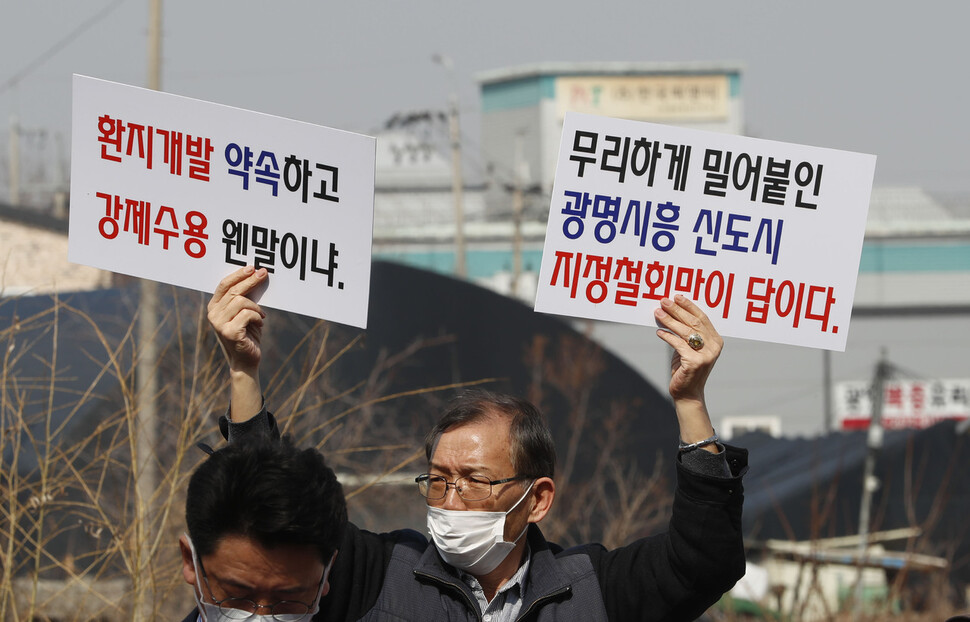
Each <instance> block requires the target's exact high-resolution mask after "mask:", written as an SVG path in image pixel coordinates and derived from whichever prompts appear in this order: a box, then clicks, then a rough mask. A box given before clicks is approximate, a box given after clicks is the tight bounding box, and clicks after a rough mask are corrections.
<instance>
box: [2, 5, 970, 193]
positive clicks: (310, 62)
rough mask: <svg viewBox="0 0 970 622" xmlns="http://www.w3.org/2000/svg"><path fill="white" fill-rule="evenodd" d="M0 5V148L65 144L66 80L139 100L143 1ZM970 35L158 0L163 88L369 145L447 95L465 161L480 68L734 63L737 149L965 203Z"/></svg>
mask: <svg viewBox="0 0 970 622" xmlns="http://www.w3.org/2000/svg"><path fill="white" fill-rule="evenodd" d="M0 6H2V15H3V19H2V20H0V140H2V141H4V142H6V140H7V136H8V125H7V124H8V122H9V121H8V120H9V119H10V118H11V116H16V117H17V118H18V119H19V122H20V124H21V126H22V127H24V128H25V129H27V130H41V129H42V130H45V131H46V132H48V135H50V136H53V135H55V134H56V133H60V134H61V135H62V136H64V137H65V140H68V139H69V134H70V113H71V90H70V89H71V74H72V73H81V74H86V75H90V76H93V77H98V78H103V79H106V80H113V81H117V82H123V83H126V84H132V85H136V86H144V85H145V84H146V81H147V77H146V76H147V65H148V60H147V31H148V12H149V10H148V6H149V1H148V0H86V1H84V2H79V1H77V0H32V1H31V2H25V1H16V0H3V3H2V5H0ZM967 23H970V2H963V1H959V2H954V1H952V0H949V1H946V2H940V1H937V0H929V1H926V2H921V3H915V2H901V1H899V0H886V1H881V2H876V1H871V0H861V1H851V2H846V1H845V0H835V1H832V0H821V1H815V2H799V3H794V2H782V1H778V0H772V1H768V0H759V1H751V2H748V1H743V2H725V1H724V0H719V1H707V0H704V1H697V2H695V1H690V0H684V1H681V2H667V3H655V2H647V1H643V0H639V1H637V2H606V3H597V4H596V5H594V4H593V3H588V2H582V3H581V2H576V1H575V0H556V1H551V0H529V1H525V2H523V1H521V0H516V1H509V0H489V1H488V2H476V3H470V2H460V1H457V0H452V1H450V2H445V1H438V0H435V1H424V0H409V1H407V2H405V1H403V0H354V1H353V2H323V1H320V0H316V1H312V2H311V1H298V0H278V1H276V2H272V3H270V2H265V1H262V2H259V1H256V0H232V1H231V2H230V1H228V0H211V1H209V0H207V1H205V2H186V1H183V2H171V1H165V0H163V25H162V29H163V49H162V57H163V68H162V88H163V90H165V91H168V92H171V93H175V94H179V95H185V96H189V97H195V98H199V99H204V100H208V101H214V102H218V103H221V104H227V105H231V106H237V107H241V108H247V109H251V110H257V111H260V112H265V113H270V114H276V115H280V116H284V117H289V118H293V119H298V120H301V121H307V122H312V123H318V124H322V125H327V126H330V127H336V128H340V129H345V130H350V131H357V132H364V133H373V132H374V131H376V130H377V129H378V128H380V127H381V125H382V124H383V123H384V121H385V120H386V119H388V118H389V117H390V116H392V115H393V114H395V113H396V112H401V111H412V110H428V109H438V110H441V109H444V108H445V107H446V106H447V101H448V96H449V93H450V92H451V91H452V90H453V89H454V88H455V87H457V90H458V93H459V99H460V106H461V114H462V119H463V133H464V135H465V140H466V141H468V142H467V143H466V145H465V149H472V150H473V149H475V148H476V141H477V137H478V133H479V132H478V123H479V100H478V86H477V82H476V79H475V78H476V75H477V74H479V73H481V72H483V71H487V70H492V69H500V68H506V67H513V66H519V65H527V64H534V63H540V62H570V61H712V62H719V61H727V62H736V63H740V64H741V66H742V67H743V74H742V96H743V98H744V115H745V119H746V128H747V129H746V133H747V134H748V135H751V136H756V137H759V138H766V139H772V140H781V141H787V142H796V143H803V144H808V145H814V146H821V147H829V148H834V149H845V150H850V151H859V152H864V153H872V154H875V155H877V157H878V161H877V165H876V179H875V183H876V184H877V185H910V184H918V185H921V186H923V187H924V188H925V189H927V190H929V191H931V192H935V193H945V194H957V195H966V194H970V181H968V180H970V157H968V156H967V153H966V148H967V145H968V144H970V123H968V121H967V118H966V115H967V113H968V111H970V80H968V79H967V78H968V71H967V69H966V66H965V63H966V61H967V59H968V58H970V45H968V43H967V40H968V36H967V31H966V25H967ZM435 54H442V55H445V56H447V57H448V58H450V59H451V60H452V65H453V69H452V70H451V71H449V70H448V69H446V68H445V67H444V66H442V65H441V64H437V63H435V62H433V60H432V58H433V57H434V55H435ZM65 144H69V142H67V143H65ZM65 153H66V147H65ZM0 156H3V157H4V159H5V157H6V149H3V150H2V151H0Z"/></svg>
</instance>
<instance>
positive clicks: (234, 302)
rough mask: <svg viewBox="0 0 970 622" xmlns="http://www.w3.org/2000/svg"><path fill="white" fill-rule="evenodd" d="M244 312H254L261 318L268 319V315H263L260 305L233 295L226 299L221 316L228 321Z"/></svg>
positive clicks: (244, 297) (243, 297)
mask: <svg viewBox="0 0 970 622" xmlns="http://www.w3.org/2000/svg"><path fill="white" fill-rule="evenodd" d="M243 310H247V311H254V312H256V313H257V314H259V316H260V317H266V314H265V313H263V309H262V307H260V306H259V304H257V303H256V302H255V301H253V300H252V299H250V298H247V297H246V296H239V295H232V296H229V297H228V298H227V299H226V301H225V303H224V304H223V305H222V311H221V313H220V315H222V316H223V317H224V318H225V319H227V320H231V319H232V318H234V317H235V316H237V315H238V314H239V313H241V312H242V311H243Z"/></svg>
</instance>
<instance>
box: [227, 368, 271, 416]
mask: <svg viewBox="0 0 970 622" xmlns="http://www.w3.org/2000/svg"><path fill="white" fill-rule="evenodd" d="M229 379H230V381H229V385H230V389H229V392H230V401H229V418H230V419H231V420H232V422H233V423H243V422H244V421H248V420H249V419H252V418H253V417H254V416H256V413H258V412H259V411H260V409H261V408H262V407H263V392H262V389H261V387H260V384H259V370H258V369H252V370H239V369H230V370H229Z"/></svg>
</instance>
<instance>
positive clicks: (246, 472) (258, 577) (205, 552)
mask: <svg viewBox="0 0 970 622" xmlns="http://www.w3.org/2000/svg"><path fill="white" fill-rule="evenodd" d="M185 522H186V524H187V526H188V531H189V533H188V534H187V535H183V536H182V537H181V538H180V539H179V548H180V549H181V553H182V575H183V577H184V578H185V580H186V582H188V583H189V584H190V585H191V586H192V591H193V594H194V596H195V602H196V609H195V610H194V611H193V612H192V613H190V614H189V615H188V616H187V617H186V618H185V620H184V621H183V622H197V621H198V620H202V621H205V622H218V621H220V620H266V621H270V620H277V621H279V622H298V621H300V620H310V619H311V618H312V616H313V615H314V614H316V613H317V612H318V611H319V608H320V599H321V598H322V597H323V596H325V595H326V594H327V592H328V591H329V590H330V584H329V573H330V568H332V567H333V562H334V559H335V558H336V555H337V546H338V545H339V544H340V541H341V539H342V538H343V535H344V529H345V527H346V524H347V505H346V503H345V502H344V495H343V490H342V488H341V486H340V484H339V483H338V482H337V478H336V476H335V475H334V473H333V471H332V470H331V469H330V468H329V467H327V465H326V463H325V462H324V460H323V456H322V455H320V452H318V451H316V450H314V449H306V450H298V449H296V448H295V447H294V446H293V445H291V444H290V443H289V442H288V441H286V440H280V441H270V440H268V439H266V438H258V439H253V440H252V442H245V441H243V442H237V443H234V444H232V445H229V446H228V447H225V448H223V449H220V450H219V451H216V452H212V453H211V455H210V456H209V458H208V459H207V460H206V461H205V462H203V463H202V464H200V465H199V466H198V467H197V468H196V470H195V471H194V472H193V474H192V477H191V479H190V480H189V488H188V493H187V494H186V499H185Z"/></svg>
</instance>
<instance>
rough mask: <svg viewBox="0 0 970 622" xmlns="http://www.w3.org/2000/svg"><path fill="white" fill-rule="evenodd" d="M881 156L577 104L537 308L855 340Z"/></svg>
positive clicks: (841, 346)
mask: <svg viewBox="0 0 970 622" xmlns="http://www.w3.org/2000/svg"><path fill="white" fill-rule="evenodd" d="M875 163H876V158H875V156H871V155H865V154H859V153H850V152H845V151H836V150H832V149H822V148H817V147H807V146H803V145H793V144H787V143H780V142H774V141H767V140H759V139H754V138H746V137H742V136H733V135H727V134H716V133H711V132H703V131H699V130H689V129H683V128H676V127H671V126H666V125H657V124H653V123H643V122H637V121H626V120H622V119H613V118H608V117H598V116H592V115H586V114H579V113H567V115H566V117H565V120H564V122H563V132H562V143H561V145H560V151H559V160H558V164H557V168H556V181H555V184H554V187H553V191H552V201H551V205H550V210H549V224H548V229H547V232H546V241H545V247H544V250H543V254H542V266H541V268H540V272H539V290H538V293H537V297H536V306H535V309H536V311H542V312H548V313H557V314H562V315H571V316H575V317H585V318H593V319H600V320H610V321H615V322H625V323H629V324H640V325H644V326H653V325H655V322H654V319H653V310H654V309H655V308H656V307H657V306H658V301H659V300H660V298H662V297H665V296H666V297H671V296H673V295H675V294H677V293H681V294H683V295H685V296H687V297H688V298H690V299H692V300H694V301H695V302H696V303H698V304H699V305H700V306H701V307H702V308H703V309H704V310H705V312H706V313H707V314H708V316H709V317H710V318H711V321H712V322H713V323H714V325H715V326H716V327H717V329H718V331H719V332H720V333H721V334H723V335H727V336H733V337H743V338H747V339H757V340H761V341H774V342H778V343H787V344H795V345H803V346H811V347H817V348H825V349H830V350H839V351H843V350H845V340H846V333H847V332H848V328H849V317H850V314H851V311H852V299H853V296H854V295H855V284H856V276H857V274H858V269H859V257H860V255H861V253H862V239H863V235H864V232H865V224H866V214H867V212H868V207H869V194H870V191H871V189H872V178H873V174H874V172H875Z"/></svg>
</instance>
